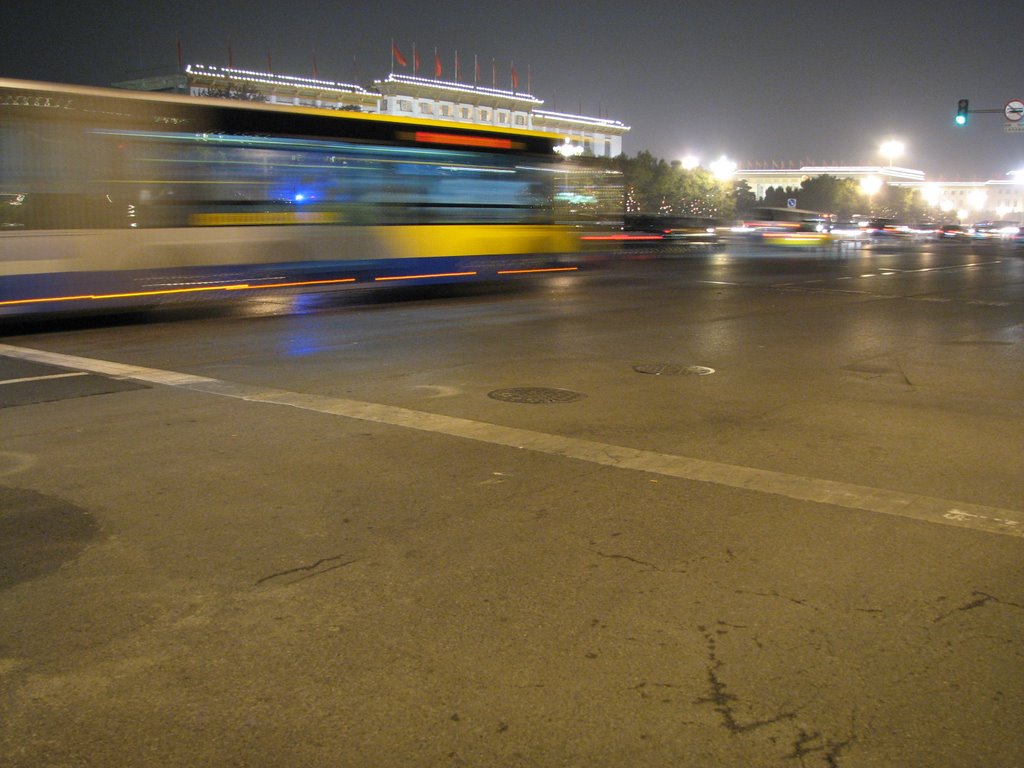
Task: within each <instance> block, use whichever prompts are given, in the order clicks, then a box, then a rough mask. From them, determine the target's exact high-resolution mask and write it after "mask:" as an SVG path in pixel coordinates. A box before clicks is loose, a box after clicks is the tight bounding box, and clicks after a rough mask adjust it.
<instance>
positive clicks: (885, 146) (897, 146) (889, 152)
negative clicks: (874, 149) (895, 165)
mask: <svg viewBox="0 0 1024 768" xmlns="http://www.w3.org/2000/svg"><path fill="white" fill-rule="evenodd" d="M904 149H905V147H904V146H903V142H902V141H896V140H895V139H890V140H889V141H884V142H882V146H881V147H879V148H878V151H879V152H881V153H882V154H883V155H885V156H886V157H888V158H889V167H890V168H892V160H893V158H894V157H899V156H900V155H902V154H903V150H904Z"/></svg>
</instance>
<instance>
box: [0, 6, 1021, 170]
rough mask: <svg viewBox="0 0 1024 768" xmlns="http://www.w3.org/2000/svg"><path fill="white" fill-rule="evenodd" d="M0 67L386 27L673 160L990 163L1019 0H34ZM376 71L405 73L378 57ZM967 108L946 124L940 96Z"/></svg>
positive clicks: (364, 78)
mask: <svg viewBox="0 0 1024 768" xmlns="http://www.w3.org/2000/svg"><path fill="white" fill-rule="evenodd" d="M4 6H5V7H4V11H3V21H2V24H0V76H2V77H15V78H26V79H33V80H46V81H56V82H66V83H82V84H90V85H108V84H110V83H112V82H116V81H119V80H125V79H131V78H136V77H140V76H146V75H153V74H160V73H168V72H172V71H174V69H175V68H176V66H177V60H178V56H177V43H178V41H179V40H180V42H181V47H182V52H183V58H184V61H185V62H186V63H201V64H212V65H221V66H226V65H227V63H228V45H229V43H230V46H231V51H232V56H233V62H234V65H235V66H236V67H242V68H252V69H265V68H266V67H267V62H268V54H269V56H270V57H271V61H272V64H273V68H274V71H275V72H278V73H281V74H295V75H312V70H313V61H314V56H315V60H316V64H317V68H318V72H319V76H320V77H321V78H323V79H329V80H337V81H342V82H359V83H361V84H363V85H367V86H368V85H370V84H371V82H372V80H373V79H375V78H381V77H384V76H386V75H387V73H388V71H389V68H390V66H391V55H390V51H391V40H392V39H394V40H395V42H396V44H397V45H398V47H399V49H400V50H401V51H402V52H403V53H404V54H405V55H406V56H407V57H409V59H410V62H411V52H412V46H413V43H415V44H416V47H417V49H418V51H419V52H420V54H421V59H422V62H423V63H422V68H421V70H420V74H421V75H426V76H432V75H433V59H434V49H435V47H436V48H437V50H438V52H439V54H440V55H441V58H442V60H443V64H444V68H445V71H444V77H445V78H446V79H449V78H453V77H454V71H453V70H454V58H455V52H456V51H458V53H459V57H460V59H461V63H462V73H463V76H462V79H463V80H464V81H469V82H472V78H473V66H472V62H473V57H474V55H476V56H478V57H479V61H480V62H481V70H482V76H483V80H484V81H486V82H484V83H482V84H486V85H490V81H491V61H492V59H494V60H496V62H497V68H498V78H499V80H498V85H499V87H503V88H508V87H509V69H510V65H511V64H512V63H513V62H514V64H515V68H516V70H517V71H518V74H519V79H520V89H522V90H525V89H526V85H527V81H528V79H529V82H530V84H531V85H532V92H533V93H534V95H536V96H537V97H538V98H541V99H544V100H545V102H546V104H545V105H544V108H545V109H553V110H555V111H560V112H573V113H575V112H578V111H579V110H580V109H581V108H582V111H583V112H584V113H585V114H589V115H601V116H604V117H610V118H614V119H617V120H621V121H622V122H624V123H626V124H627V125H630V126H631V127H632V130H631V131H630V132H629V134H627V136H626V139H625V144H624V151H625V152H626V153H627V154H629V155H635V154H636V153H637V152H639V151H641V150H649V151H650V152H652V153H653V154H654V155H655V156H657V157H662V158H665V159H669V160H671V159H677V158H680V157H682V156H683V155H684V154H687V153H694V154H697V155H698V156H700V157H701V158H703V159H705V160H711V159H714V158H716V157H718V156H719V155H721V154H723V153H724V154H727V155H728V156H729V157H730V158H732V159H735V160H737V161H739V162H740V163H741V165H744V166H746V167H754V166H760V167H765V166H766V167H772V164H773V163H774V164H777V165H780V166H781V165H786V166H790V167H791V166H793V165H800V164H835V163H843V164H858V165H859V164H877V163H884V162H887V161H886V160H885V159H884V158H882V157H881V155H880V154H879V152H878V146H879V144H880V143H881V142H882V141H884V140H886V139H890V138H895V139H899V140H902V141H903V142H905V144H906V147H907V152H906V154H905V155H904V157H902V158H901V159H899V160H897V161H896V162H895V164H896V165H903V166H907V167H911V168H919V169H921V170H923V171H925V173H926V174H927V175H928V178H929V179H979V180H980V179H989V178H996V179H999V178H1005V174H1006V173H1007V172H1008V171H1010V170H1015V169H1018V168H1024V133H1018V134H1007V133H1005V132H1004V130H1003V125H1004V122H1005V119H1004V117H1003V115H1002V114H1001V111H1002V109H1003V107H1004V105H1005V104H1006V102H1007V101H1009V100H1010V99H1016V98H1024V0H1014V1H1011V2H985V1H984V0H974V1H973V2H972V1H971V0H966V1H961V2H949V1H948V0H932V1H931V2H918V1H917V0H914V1H913V2H905V1H904V2H900V1H899V0H893V1H892V2H873V1H871V2H868V1H865V0H861V2H856V0H851V1H849V2H834V1H833V0H819V1H818V2H806V1H805V0H776V1H775V2H765V1H762V0H747V1H746V2H738V1H735V0H705V2H700V3H696V2H684V1H683V0H675V1H674V2H629V0H618V1H617V2H610V1H608V0H589V1H588V2H581V3H574V2H568V3H549V2H544V3H540V2H524V1H522V0H505V2H496V1H495V0H490V1H489V2H440V1H438V0H433V1H432V0H417V1H416V2H378V3H373V2H344V1H343V0H341V1H339V2H333V3H327V2H308V1H307V0H291V1H290V2H281V1H280V0H278V1H277V2H267V1H266V0H263V2H240V1H238V0H222V1H221V2H202V3H200V2H195V1H194V0H179V1H178V2H167V1H166V0H146V2H140V1H139V0H133V1H132V2H127V1H126V0H103V1H102V2H100V1H99V0H77V2H73V3H72V2H67V1H66V0H54V2H50V3H42V4H38V3H28V2H14V0H8V2H6V3H5V4H4ZM395 71H396V72H402V71H404V72H406V73H410V74H411V72H410V71H409V70H408V69H406V70H401V69H398V68H396V70H395ZM961 98H968V99H970V104H971V108H972V109H997V110H999V111H1000V114H977V115H972V116H971V120H970V123H969V125H968V126H967V127H966V128H957V127H956V126H954V125H953V114H954V112H955V111H956V103H957V100H958V99H961Z"/></svg>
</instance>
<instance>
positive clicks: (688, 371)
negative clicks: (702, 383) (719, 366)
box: [633, 363, 715, 376]
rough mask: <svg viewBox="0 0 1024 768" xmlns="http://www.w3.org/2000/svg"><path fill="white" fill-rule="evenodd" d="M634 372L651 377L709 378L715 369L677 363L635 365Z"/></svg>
mask: <svg viewBox="0 0 1024 768" xmlns="http://www.w3.org/2000/svg"><path fill="white" fill-rule="evenodd" d="M633 370H634V371H636V372H637V373H647V374H650V375H651V376H708V375H709V374H712V373H714V372H715V369H714V368H708V367H707V366H706V365H678V364H677V363H650V364H648V365H634V366H633Z"/></svg>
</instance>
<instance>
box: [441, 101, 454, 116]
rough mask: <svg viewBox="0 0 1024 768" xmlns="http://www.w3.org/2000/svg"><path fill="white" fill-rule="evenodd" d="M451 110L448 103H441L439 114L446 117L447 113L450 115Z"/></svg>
mask: <svg viewBox="0 0 1024 768" xmlns="http://www.w3.org/2000/svg"><path fill="white" fill-rule="evenodd" d="M451 112H452V108H451V106H450V105H448V104H442V105H441V115H442V116H443V117H448V115H450V114H451Z"/></svg>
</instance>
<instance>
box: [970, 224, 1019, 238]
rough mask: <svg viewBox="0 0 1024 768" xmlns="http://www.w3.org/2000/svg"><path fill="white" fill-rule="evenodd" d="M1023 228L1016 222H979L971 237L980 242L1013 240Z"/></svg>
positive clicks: (971, 231)
mask: <svg viewBox="0 0 1024 768" xmlns="http://www.w3.org/2000/svg"><path fill="white" fill-rule="evenodd" d="M1020 230H1021V227H1020V225H1019V224H1017V223H1016V222H1014V221H979V222H978V223H977V224H975V225H974V226H972V227H971V230H970V233H971V236H973V237H974V238H976V239H978V240H1012V239H1013V238H1014V237H1016V236H1017V235H1018V234H1020Z"/></svg>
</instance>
